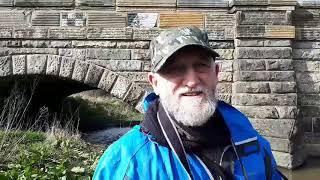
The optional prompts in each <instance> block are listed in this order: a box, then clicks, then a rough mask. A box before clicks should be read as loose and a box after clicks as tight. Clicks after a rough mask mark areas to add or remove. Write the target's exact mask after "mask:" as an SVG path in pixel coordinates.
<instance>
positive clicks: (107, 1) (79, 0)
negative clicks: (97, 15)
mask: <svg viewBox="0 0 320 180" xmlns="http://www.w3.org/2000/svg"><path fill="white" fill-rule="evenodd" d="M75 5H76V6H93V7H101V6H114V5H115V0H75Z"/></svg>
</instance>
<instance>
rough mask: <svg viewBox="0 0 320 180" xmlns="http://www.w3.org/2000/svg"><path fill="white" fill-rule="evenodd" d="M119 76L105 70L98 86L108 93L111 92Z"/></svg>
mask: <svg viewBox="0 0 320 180" xmlns="http://www.w3.org/2000/svg"><path fill="white" fill-rule="evenodd" d="M117 77H118V74H117V73H114V72H112V71H109V70H107V69H105V70H104V73H103V74H102V77H101V79H100V82H99V84H98V88H100V89H103V90H105V91H106V92H110V90H111V87H112V86H113V84H114V83H115V80H116V79H117Z"/></svg>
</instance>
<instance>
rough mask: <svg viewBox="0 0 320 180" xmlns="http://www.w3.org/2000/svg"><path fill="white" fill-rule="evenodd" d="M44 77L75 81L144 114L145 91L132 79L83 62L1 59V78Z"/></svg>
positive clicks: (24, 57)
mask: <svg viewBox="0 0 320 180" xmlns="http://www.w3.org/2000/svg"><path fill="white" fill-rule="evenodd" d="M23 75H44V76H53V77H58V78H61V79H66V80H72V81H76V82H79V83H82V84H84V85H88V86H90V87H92V88H97V89H101V90H104V91H105V92H107V93H109V94H110V95H112V96H114V97H116V98H118V99H120V100H122V101H124V102H126V103H128V104H130V105H132V106H134V107H135V108H136V109H137V110H138V111H140V112H142V103H141V102H142V100H143V97H144V95H145V94H146V91H145V90H144V89H143V88H141V87H140V86H139V85H138V84H136V83H134V82H133V81H131V80H130V79H128V78H126V77H124V76H122V75H120V74H118V73H116V72H113V71H111V70H109V69H107V68H105V67H102V66H99V65H96V64H94V63H91V62H86V61H84V60H77V59H75V58H71V57H65V56H59V55H52V54H27V55H7V56H2V57H0V78H1V77H9V76H23Z"/></svg>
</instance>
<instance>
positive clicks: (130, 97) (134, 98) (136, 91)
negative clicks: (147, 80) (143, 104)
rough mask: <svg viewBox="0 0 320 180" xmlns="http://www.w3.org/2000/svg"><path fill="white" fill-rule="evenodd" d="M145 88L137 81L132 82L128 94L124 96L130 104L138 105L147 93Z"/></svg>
mask: <svg viewBox="0 0 320 180" xmlns="http://www.w3.org/2000/svg"><path fill="white" fill-rule="evenodd" d="M145 92H146V91H145V90H144V89H142V88H141V87H140V86H138V85H137V84H135V83H132V84H131V86H130V88H129V90H128V92H127V94H126V95H125V97H124V98H123V100H124V101H125V102H127V103H128V104H130V105H136V104H137V103H138V102H139V100H140V98H141V97H142V96H143V95H144V94H145Z"/></svg>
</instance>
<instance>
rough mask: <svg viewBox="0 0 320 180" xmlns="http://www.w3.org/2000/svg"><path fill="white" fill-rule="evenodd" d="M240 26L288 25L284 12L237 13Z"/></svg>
mask: <svg viewBox="0 0 320 180" xmlns="http://www.w3.org/2000/svg"><path fill="white" fill-rule="evenodd" d="M237 13H239V14H237V16H239V22H238V23H239V24H240V25H289V24H290V22H289V21H288V19H287V18H286V12H285V11H239V12H237Z"/></svg>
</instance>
